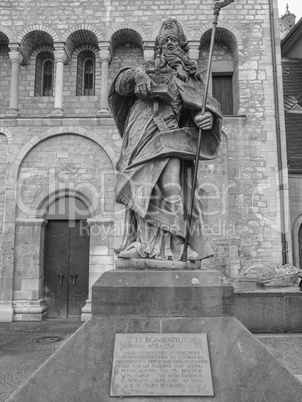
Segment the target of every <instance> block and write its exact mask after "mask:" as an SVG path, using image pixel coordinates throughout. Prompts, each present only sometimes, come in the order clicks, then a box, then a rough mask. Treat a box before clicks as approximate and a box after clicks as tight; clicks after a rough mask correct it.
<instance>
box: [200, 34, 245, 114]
mask: <svg viewBox="0 0 302 402" xmlns="http://www.w3.org/2000/svg"><path fill="white" fill-rule="evenodd" d="M210 39H211V30H208V31H207V32H205V33H204V34H203V36H202V38H201V42H200V55H199V68H200V70H204V69H205V68H206V67H207V62H208V53H209V47H210ZM211 73H212V74H211V80H210V87H209V91H210V93H212V95H213V96H214V98H215V99H217V100H218V101H219V103H220V104H221V108H222V113H223V114H224V115H234V114H237V113H238V110H239V106H240V105H239V100H240V99H239V82H238V45H237V40H236V38H235V36H234V35H233V33H231V32H230V31H228V30H227V29H225V28H221V27H218V28H217V31H216V37H215V46H214V51H213V61H212V66H211Z"/></svg>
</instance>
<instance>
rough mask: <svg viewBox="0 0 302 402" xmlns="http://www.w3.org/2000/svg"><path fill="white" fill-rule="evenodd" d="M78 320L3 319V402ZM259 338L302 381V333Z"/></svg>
mask: <svg viewBox="0 0 302 402" xmlns="http://www.w3.org/2000/svg"><path fill="white" fill-rule="evenodd" d="M81 324H82V323H81V322H80V321H75V320H55V319H54V320H47V321H43V322H13V323H0V402H4V401H6V400H7V398H8V397H9V396H10V395H11V394H12V393H13V392H14V391H15V390H16V389H17V388H18V387H20V385H21V384H22V383H24V382H25V381H26V379H27V378H28V377H29V376H30V375H31V374H32V373H34V372H35V371H36V370H37V369H38V368H39V367H40V366H41V364H42V363H44V361H45V360H46V359H47V358H48V357H49V356H50V355H52V354H53V353H54V352H55V351H56V350H57V349H58V347H59V346H60V345H61V344H62V342H63V341H64V340H65V339H67V338H68V337H69V336H70V335H72V334H73V333H74V332H75V331H76V330H77V329H78V328H79V327H80V325H81ZM257 338H258V339H259V341H260V342H262V343H263V344H264V345H265V346H266V347H267V348H268V349H269V350H270V351H271V352H272V353H273V354H274V356H275V357H276V358H277V359H278V360H279V361H280V362H281V363H282V364H283V365H284V366H286V367H287V368H288V369H289V370H290V371H291V372H292V373H293V374H295V375H296V376H297V377H298V378H299V379H301V381H302V359H301V355H302V334H276V335H275V334H259V335H257Z"/></svg>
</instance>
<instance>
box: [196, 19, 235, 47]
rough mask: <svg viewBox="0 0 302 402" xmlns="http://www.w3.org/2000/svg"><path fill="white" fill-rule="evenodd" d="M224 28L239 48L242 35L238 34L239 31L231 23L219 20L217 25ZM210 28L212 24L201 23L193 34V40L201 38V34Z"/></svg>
mask: <svg viewBox="0 0 302 402" xmlns="http://www.w3.org/2000/svg"><path fill="white" fill-rule="evenodd" d="M218 28H221V29H224V30H225V31H228V32H229V35H230V36H231V37H233V39H234V41H235V43H236V44H237V46H238V47H239V48H240V47H241V46H242V35H240V33H239V31H237V29H236V28H234V26H233V25H230V24H228V23H226V22H219V25H218V27H217V29H218ZM211 30H212V24H210V23H209V24H205V25H203V26H202V27H201V28H200V29H199V30H198V31H197V32H196V34H195V37H194V38H193V40H201V38H202V37H203V35H204V34H205V33H206V32H208V31H211Z"/></svg>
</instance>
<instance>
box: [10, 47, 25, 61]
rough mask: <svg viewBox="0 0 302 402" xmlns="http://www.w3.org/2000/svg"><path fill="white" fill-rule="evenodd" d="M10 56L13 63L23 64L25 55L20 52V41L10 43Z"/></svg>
mask: <svg viewBox="0 0 302 402" xmlns="http://www.w3.org/2000/svg"><path fill="white" fill-rule="evenodd" d="M8 47H9V49H10V52H9V58H10V61H11V62H12V63H18V64H21V63H22V61H23V56H22V54H21V52H20V50H19V49H20V44H19V43H10V44H9V46H8Z"/></svg>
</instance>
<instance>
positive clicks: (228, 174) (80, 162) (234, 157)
mask: <svg viewBox="0 0 302 402" xmlns="http://www.w3.org/2000/svg"><path fill="white" fill-rule="evenodd" d="M172 3H173V4H172ZM212 4H213V2H212V0H204V1H203V2H200V0H191V1H185V0H174V1H173V2H171V1H170V0H161V1H155V2H150V1H145V0H144V1H141V0H127V1H126V0H121V1H112V0H104V1H102V2H100V1H97V0H91V1H90V2H87V1H86V0H85V1H84V0H77V1H76V2H73V3H71V2H70V1H67V0H66V1H63V0H62V1H59V0H57V1H56V0H54V1H52V2H49V3H47V2H37V1H34V0H27V1H25V0H21V1H19V0H18V1H17V0H11V1H9V2H7V1H4V4H3V5H1V9H0V79H1V84H0V95H1V96H0V113H1V114H2V115H3V118H1V120H0V126H2V127H3V129H2V131H1V130H0V141H2V139H3V138H4V137H3V136H2V135H1V133H2V132H3V131H4V130H8V131H9V132H10V133H11V139H10V141H11V144H10V145H9V147H8V159H9V161H10V162H9V165H8V166H7V170H8V176H7V184H6V194H5V199H4V201H1V196H3V192H2V193H1V190H0V216H1V218H0V222H1V223H0V229H1V225H2V221H3V230H1V233H2V232H3V239H4V240H5V241H4V242H3V244H4V243H5V251H4V252H3V254H2V259H3V264H2V267H1V271H0V274H1V275H2V277H5V281H4V282H3V285H2V288H1V289H0V297H1V298H2V299H3V298H8V299H9V298H10V297H11V294H12V289H13V286H19V285H18V284H17V282H18V281H17V282H15V285H13V282H14V281H13V275H14V274H13V272H14V269H15V268H14V267H15V263H16V261H15V257H16V255H15V254H14V252H13V251H12V249H13V248H14V247H15V246H17V247H18V244H16V245H15V244H14V241H15V235H16V232H15V230H16V219H18V220H19V221H18V222H19V223H18V233H19V234H18V236H19V235H20V236H21V237H20V238H22V236H23V232H24V233H27V231H28V230H29V229H28V227H30V226H31V224H28V222H27V221H26V220H28V219H32V218H33V217H31V218H29V216H28V214H27V213H25V214H24V212H22V210H18V211H17V214H16V203H17V198H16V197H17V196H16V194H15V189H16V188H17V179H18V178H20V177H22V175H23V174H24V173H25V172H29V173H31V174H32V173H34V174H35V175H36V174H38V175H41V174H42V173H43V172H44V173H45V175H46V172H47V171H49V170H48V169H49V168H53V169H54V170H55V172H56V174H55V177H54V180H55V181H56V183H57V185H59V184H62V186H63V184H64V186H65V187H66V182H65V181H64V180H65V179H66V180H67V181H68V182H69V181H70V179H71V181H72V182H75V183H79V181H80V180H83V181H89V182H90V183H91V184H92V185H93V186H95V187H96V188H97V189H98V190H97V192H98V193H99V197H102V196H103V195H104V197H105V200H104V202H105V208H104V209H103V210H102V211H101V213H99V212H97V213H96V217H92V218H91V219H92V223H91V224H95V225H98V224H99V222H100V221H101V220H102V219H107V221H106V225H107V226H112V227H113V229H114V230H115V229H116V233H115V235H114V236H111V237H109V238H108V239H106V240H104V239H102V238H101V237H102V236H101V235H100V233H98V236H99V237H96V238H95V239H94V240H93V242H92V243H93V247H94V249H93V250H91V272H94V275H95V277H96V276H97V275H98V274H99V273H100V272H101V271H100V270H104V269H108V268H109V267H111V266H113V263H112V261H113V260H112V254H113V251H112V250H113V242H114V241H119V240H120V237H121V231H120V228H121V227H122V225H123V220H122V217H121V214H119V215H117V216H116V219H115V221H114V220H113V218H114V214H113V194H112V185H113V180H112V178H111V179H109V181H108V182H107V181H106V180H103V181H102V180H101V183H100V182H99V178H100V177H99V174H100V173H101V170H102V169H104V170H106V169H107V168H109V165H110V164H114V163H115V161H116V159H117V156H118V154H119V150H120V145H121V140H120V137H119V135H118V133H117V130H116V128H115V126H114V122H113V119H112V117H111V116H110V115H104V116H103V117H96V114H97V112H98V110H99V108H100V96H101V92H102V90H103V89H104V88H102V85H101V82H102V81H101V80H102V72H101V70H102V67H101V58H100V55H101V53H102V49H107V48H108V46H109V45H110V46H111V53H112V54H111V57H112V58H111V60H110V63H109V77H108V87H109V85H110V84H111V83H112V81H113V79H114V77H115V75H116V73H117V71H118V70H119V69H120V68H121V67H123V66H125V65H132V66H138V65H139V64H141V62H142V61H143V59H144V58H146V57H150V56H152V54H153V50H152V46H153V44H154V39H155V36H156V34H157V32H158V30H159V28H160V26H161V23H162V21H163V20H164V19H165V18H166V17H169V16H171V15H173V16H175V17H177V18H178V20H179V21H180V22H181V23H182V25H183V28H184V31H185V33H186V35H187V38H188V40H189V43H190V45H191V50H190V52H191V53H190V54H191V57H192V58H194V59H195V60H196V61H197V63H198V64H199V66H200V68H205V65H206V63H205V60H206V59H207V53H208V51H207V46H208V43H209V38H210V35H209V32H210V29H211V21H212ZM276 4H277V2H276V1H275V0H274V5H275V13H276V15H275V21H276V26H277V27H278V12H277V9H276ZM218 27H219V29H218V37H217V43H216V45H215V52H214V63H216V67H217V68H220V69H222V66H224V65H225V66H230V64H232V65H233V72H234V75H233V81H234V83H233V86H234V89H233V95H234V111H235V112H234V113H235V115H234V116H231V117H227V118H225V119H224V121H223V131H224V134H223V136H222V145H221V149H220V154H219V158H218V159H217V160H215V161H211V162H203V163H201V166H200V172H199V182H200V185H201V187H202V189H203V191H204V194H203V198H204V204H205V206H206V211H208V212H207V214H206V216H205V223H206V225H207V226H206V230H205V233H206V234H208V235H209V238H210V242H211V244H212V245H213V248H214V251H215V256H214V258H212V259H209V260H208V261H205V262H204V264H205V265H208V266H212V267H217V268H219V269H220V270H222V271H223V272H224V273H225V274H226V275H227V276H229V277H233V278H235V277H236V276H237V274H238V272H240V270H242V269H244V268H246V267H248V266H250V265H252V264H254V263H257V262H278V263H280V262H281V234H280V228H281V222H280V214H278V213H277V212H278V209H279V208H280V194H279V191H278V188H279V187H278V186H279V176H278V168H277V166H278V156H277V145H276V142H277V140H276V121H275V105H274V86H273V65H272V49H271V37H270V21H269V0H263V1H261V2H258V3H255V1H254V0H243V1H240V2H235V3H231V4H230V5H229V6H228V8H227V9H223V10H222V11H221V15H220V17H219V24H218ZM278 34H279V33H278V29H277V30H276V35H278ZM276 39H277V40H278V36H277V37H276ZM12 43H19V44H20V51H22V52H23V53H22V54H23V55H24V58H23V63H22V64H21V66H20V77H19V109H20V114H21V117H20V118H15V119H9V118H5V116H4V115H5V113H6V111H7V109H8V105H9V97H10V78H11V68H10V61H9V56H8V53H9V48H8V47H9V46H11V44H12ZM58 43H66V49H67V56H68V57H67V59H66V61H65V64H64V81H63V84H64V85H63V111H64V114H65V117H60V118H54V117H52V118H51V117H49V115H50V114H51V112H52V110H53V108H54V96H52V97H42V96H34V88H35V65H36V64H35V58H36V56H37V52H38V50H37V49H39V48H40V47H41V46H48V48H49V47H50V48H51V49H52V51H54V52H55V49H56V46H57V44H58ZM83 46H84V47H85V48H89V49H93V51H94V53H95V56H96V83H95V95H93V96H76V75H77V69H76V63H77V54H78V53H79V51H80V49H82V48H83ZM276 46H277V45H276ZM222 72H223V71H222ZM280 72H281V66H280V55H279V53H278V51H277V73H278V76H279V77H281V73H280ZM55 77H56V75H55V76H54V79H55ZM279 84H280V88H282V84H281V81H280V79H279ZM54 95H55V93H54ZM281 96H282V94H280V110H279V112H280V118H281V137H282V147H283V148H282V160H283V163H284V162H285V158H286V156H285V152H286V150H285V132H284V122H283V120H284V118H283V111H282V100H281ZM4 134H5V133H4ZM4 141H7V140H6V139H4ZM2 142H3V141H2ZM2 142H0V145H1V144H2ZM96 144H98V145H96ZM101 148H103V150H104V151H105V153H104V151H102V149H101ZM1 152H2V151H1V150H0V158H2V154H1ZM91 157H92V159H91ZM108 158H109V159H110V160H111V161H110V162H109V159H108ZM1 160H2V159H1ZM0 163H1V162H0ZM284 165H286V164H284ZM110 169H111V173H112V166H111V167H110ZM2 170H3V169H2ZM2 170H1V166H0V181H1V180H3V178H2V179H1V177H2V176H3V175H2V173H1V172H2ZM92 171H94V173H93V172H92ZM38 175H37V176H34V177H33V178H31V179H28V181H26V182H24V183H23V184H22V186H23V187H22V186H21V195H22V198H21V199H22V200H24V201H25V204H26V205H27V206H30V207H32V206H34V208H36V207H37V206H38V204H39V203H38V202H37V200H36V198H37V199H39V200H40V201H41V202H42V198H43V197H42V196H41V197H40V198H39V197H38V196H39V191H40V190H41V192H42V193H43V194H44V195H45V196H46V195H47V194H46V193H47V191H46V188H45V186H44V184H43V180H44V179H45V177H46V176H45V175H44V176H45V177H44V176H43V177H44V178H43V180H42V181H41V177H40V178H39V176H38ZM60 175H61V176H60ZM110 177H111V176H110ZM48 179H49V177H48V178H47V180H48ZM31 180H32V181H31ZM19 184H20V183H19ZM24 186H25V187H24ZM39 186H42V187H39ZM43 186H44V187H43ZM0 188H1V187H0ZM18 194H19V193H18ZM284 197H285V198H284V200H285V208H286V209H287V208H288V201H287V193H286V192H285V194H284ZM3 208H4V209H5V214H4V216H3V215H2V214H3ZM116 210H119V208H118V207H116ZM2 216H3V218H2ZM94 218H95V222H94V221H93V219H94ZM33 219H35V218H33ZM20 222H21V223H20ZM22 222H23V223H24V222H25V223H24V225H23V223H22ZM26 222H27V223H26ZM35 224H37V222H35V223H33V225H35ZM22 225H23V226H24V227H26V229H24V228H23V229H20V227H19V226H21V227H22ZM115 226H116V227H115ZM106 230H107V229H106ZM22 231H23V232H22ZM27 234H28V233H27ZM18 238H19V237H17V239H18ZM114 238H115V239H116V240H114ZM33 239H34V237H33ZM106 242H107V243H108V244H107V243H106ZM22 247H23V246H22ZM35 247H36V244H35ZM91 247H92V246H91ZM106 247H107V248H106ZM20 250H21V248H20ZM106 253H107V255H106ZM92 257H93V258H92ZM103 257H109V258H107V259H106V258H105V259H104V258H103ZM101 260H102V261H103V262H104V263H102V264H101V263H98V262H100V261H101ZM100 265H102V266H101V267H100ZM92 266H93V268H92ZM92 277H93V276H92ZM39 278H40V277H39ZM39 278H36V279H39ZM93 278H94V277H93ZM39 280H40V279H39ZM5 288H9V289H10V291H9V292H5ZM19 290H20V289H19ZM9 300H10V299H9Z"/></svg>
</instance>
